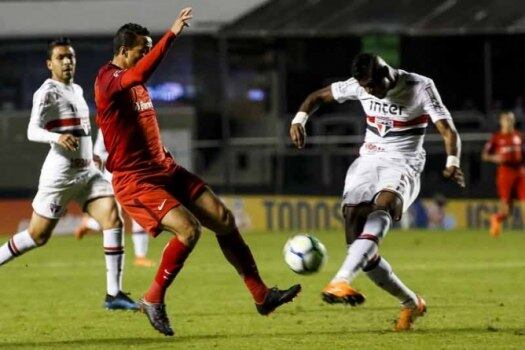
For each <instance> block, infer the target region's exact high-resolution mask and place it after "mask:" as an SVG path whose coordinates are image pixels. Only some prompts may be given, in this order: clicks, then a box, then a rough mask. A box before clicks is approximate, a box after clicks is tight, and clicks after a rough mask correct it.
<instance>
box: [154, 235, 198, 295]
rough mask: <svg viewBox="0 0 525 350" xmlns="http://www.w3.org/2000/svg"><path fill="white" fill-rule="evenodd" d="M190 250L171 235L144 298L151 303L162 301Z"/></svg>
mask: <svg viewBox="0 0 525 350" xmlns="http://www.w3.org/2000/svg"><path fill="white" fill-rule="evenodd" d="M190 252H191V248H190V247H188V246H186V245H185V244H184V243H182V242H181V241H179V240H178V238H177V237H173V238H172V239H171V240H170V241H169V242H168V244H166V247H165V248H164V251H163V252H162V259H161V261H160V264H159V268H158V270H157V274H156V275H155V280H154V281H153V283H152V284H151V286H150V288H149V290H148V291H147V292H146V294H145V295H144V299H145V300H146V301H148V302H151V303H162V302H164V295H165V294H166V289H168V287H169V286H170V285H171V282H173V280H174V279H175V276H177V273H179V271H180V270H181V269H182V266H183V265H184V261H185V260H186V258H187V257H188V255H189V254H190Z"/></svg>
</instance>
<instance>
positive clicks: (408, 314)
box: [394, 296, 427, 332]
mask: <svg viewBox="0 0 525 350" xmlns="http://www.w3.org/2000/svg"><path fill="white" fill-rule="evenodd" d="M426 312H427V304H426V302H425V300H423V298H421V297H419V296H418V297H417V305H416V306H414V307H404V308H403V309H402V310H401V314H400V315H399V319H398V320H397V323H396V326H395V327H394V330H395V331H398V332H402V331H409V330H410V329H412V324H413V323H414V321H415V320H416V319H417V318H418V317H421V316H423V315H424V314H425V313H426Z"/></svg>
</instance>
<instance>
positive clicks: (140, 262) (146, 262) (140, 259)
mask: <svg viewBox="0 0 525 350" xmlns="http://www.w3.org/2000/svg"><path fill="white" fill-rule="evenodd" d="M133 265H135V266H140V267H153V266H155V261H153V260H151V259H148V258H146V257H145V256H137V257H136V258H135V260H134V261H133Z"/></svg>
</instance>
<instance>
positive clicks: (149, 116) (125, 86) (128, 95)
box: [95, 31, 175, 173]
mask: <svg viewBox="0 0 525 350" xmlns="http://www.w3.org/2000/svg"><path fill="white" fill-rule="evenodd" d="M174 38H175V34H173V33H172V32H171V31H169V32H167V33H166V34H164V36H163V37H162V38H161V39H160V40H159V42H158V43H157V44H156V45H155V46H154V47H153V48H152V49H151V51H150V52H149V53H148V54H147V55H145V56H144V57H143V58H142V59H140V60H139V61H138V62H137V64H136V65H135V66H134V67H132V68H130V69H121V68H119V67H117V66H115V65H114V64H112V63H108V64H106V65H104V66H102V68H101V69H100V70H99V72H98V75H97V79H96V81H95V103H96V107H97V116H96V122H97V124H98V126H99V127H100V129H101V130H102V134H103V136H104V144H105V146H106V149H107V151H108V159H107V163H106V167H107V169H108V170H109V171H110V172H122V171H133V172H140V171H141V170H143V171H145V172H148V173H150V172H156V171H159V170H164V169H167V168H170V167H173V166H174V165H175V162H174V160H173V158H172V157H171V155H170V154H169V153H168V152H167V151H166V149H165V148H164V146H163V145H162V141H161V139H160V131H159V125H158V122H157V114H156V112H155V109H154V108H153V103H152V101H151V97H150V96H149V93H148V90H147V89H146V86H145V85H144V84H145V83H146V81H147V80H148V78H149V77H150V76H151V74H152V73H153V71H154V70H155V68H157V66H158V65H159V63H160V62H161V60H162V58H163V57H164V56H165V55H166V52H167V51H168V49H169V47H170V45H171V43H172V42H173V39H174Z"/></svg>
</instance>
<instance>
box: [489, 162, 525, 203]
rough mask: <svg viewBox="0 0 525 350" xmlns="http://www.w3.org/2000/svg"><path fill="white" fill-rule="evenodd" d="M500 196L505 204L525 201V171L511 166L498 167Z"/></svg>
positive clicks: (497, 179)
mask: <svg viewBox="0 0 525 350" xmlns="http://www.w3.org/2000/svg"><path fill="white" fill-rule="evenodd" d="M496 184H497V187H498V195H499V197H500V199H501V200H502V201H504V202H510V201H511V200H513V199H519V200H524V199H525V169H524V168H517V167H509V166H500V167H498V174H497V177H496Z"/></svg>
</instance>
